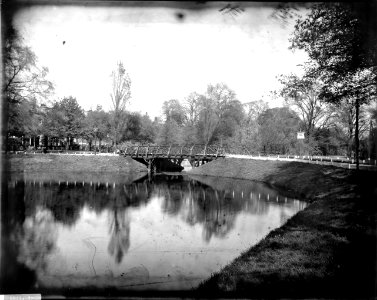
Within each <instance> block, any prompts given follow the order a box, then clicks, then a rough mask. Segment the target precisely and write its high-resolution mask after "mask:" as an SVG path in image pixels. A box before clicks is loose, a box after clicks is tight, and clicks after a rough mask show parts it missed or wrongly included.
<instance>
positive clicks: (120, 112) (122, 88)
mask: <svg viewBox="0 0 377 300" xmlns="http://www.w3.org/2000/svg"><path fill="white" fill-rule="evenodd" d="M111 78H112V92H111V94H110V97H111V102H112V107H113V116H112V124H111V126H112V133H113V141H114V145H115V147H116V146H117V143H118V140H119V133H120V132H121V131H123V129H124V125H125V121H126V120H125V119H124V112H125V110H126V106H127V104H128V103H129V101H130V98H131V79H130V77H129V75H128V73H127V72H126V69H125V68H124V66H123V63H122V62H118V64H117V68H116V70H114V71H113V72H112V73H111Z"/></svg>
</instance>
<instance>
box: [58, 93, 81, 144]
mask: <svg viewBox="0 0 377 300" xmlns="http://www.w3.org/2000/svg"><path fill="white" fill-rule="evenodd" d="M59 109H60V111H61V113H62V122H63V123H62V124H61V130H62V132H63V133H64V135H65V137H66V139H67V143H66V147H67V149H69V147H70V146H71V143H72V140H73V139H74V138H77V137H79V136H80V135H81V132H82V126H83V123H82V122H83V120H84V118H85V115H84V111H83V110H82V108H81V107H80V105H79V104H78V103H77V100H76V98H73V97H66V98H63V99H62V100H61V101H60V103H59Z"/></svg>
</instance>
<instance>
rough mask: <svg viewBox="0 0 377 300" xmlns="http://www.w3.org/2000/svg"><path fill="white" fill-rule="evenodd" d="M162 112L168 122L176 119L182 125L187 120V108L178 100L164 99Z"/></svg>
mask: <svg viewBox="0 0 377 300" xmlns="http://www.w3.org/2000/svg"><path fill="white" fill-rule="evenodd" d="M162 113H163V116H164V118H165V121H166V122H170V121H175V123H177V125H178V126H182V125H183V124H184V122H185V110H184V107H183V106H182V105H181V104H180V103H179V101H178V100H175V99H173V100H169V101H164V103H163V105H162Z"/></svg>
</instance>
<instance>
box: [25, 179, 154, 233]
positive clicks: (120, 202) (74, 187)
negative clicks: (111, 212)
mask: <svg viewBox="0 0 377 300" xmlns="http://www.w3.org/2000/svg"><path fill="white" fill-rule="evenodd" d="M150 193H151V188H150V185H149V184H148V183H147V182H146V181H145V182H137V183H132V184H128V185H121V184H116V185H115V187H114V185H113V184H111V183H110V184H106V183H105V184H104V183H101V184H98V183H88V182H85V183H84V184H82V182H76V183H74V182H68V184H67V182H60V183H57V182H53V183H51V184H49V183H41V184H40V183H39V182H36V183H35V184H34V183H33V182H28V183H26V185H25V192H24V194H23V195H21V196H20V197H22V198H25V206H26V215H33V214H34V213H35V210H36V207H38V206H43V207H46V208H47V209H49V210H51V212H52V214H53V216H54V218H55V220H56V221H58V222H61V223H63V224H64V225H69V226H72V225H74V224H75V223H76V221H77V220H78V219H79V217H80V211H81V210H82V208H83V207H84V206H85V205H87V206H88V207H90V208H91V209H93V210H94V211H96V212H97V213H99V212H101V211H102V210H104V209H106V208H110V209H112V208H113V207H119V208H123V209H125V208H127V207H130V206H132V207H137V206H139V205H141V204H144V203H146V202H148V201H149V199H150Z"/></svg>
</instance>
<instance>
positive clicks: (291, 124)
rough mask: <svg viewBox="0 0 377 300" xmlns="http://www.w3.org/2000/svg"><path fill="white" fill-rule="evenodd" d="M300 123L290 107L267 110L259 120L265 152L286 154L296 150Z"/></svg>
mask: <svg viewBox="0 0 377 300" xmlns="http://www.w3.org/2000/svg"><path fill="white" fill-rule="evenodd" d="M300 122H301V121H300V119H299V117H298V116H297V114H296V113H295V112H294V111H292V110H290V109H289V108H288V107H282V108H281V107H276V108H270V109H267V110H265V111H264V112H263V113H262V114H261V115H260V116H259V118H258V123H259V125H260V130H259V134H260V137H261V144H262V149H263V151H265V152H269V153H271V152H272V153H274V152H278V153H283V154H285V153H288V152H290V151H291V150H292V149H294V148H295V144H296V133H297V130H298V128H299V126H300Z"/></svg>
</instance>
